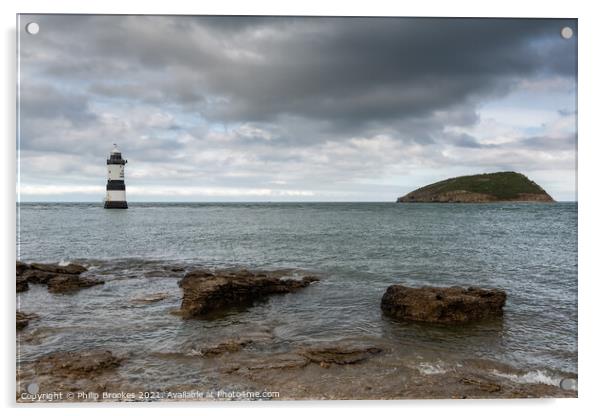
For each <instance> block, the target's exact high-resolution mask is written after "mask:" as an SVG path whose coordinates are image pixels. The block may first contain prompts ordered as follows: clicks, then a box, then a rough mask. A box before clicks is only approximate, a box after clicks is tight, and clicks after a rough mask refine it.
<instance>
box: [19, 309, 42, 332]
mask: <svg viewBox="0 0 602 416" xmlns="http://www.w3.org/2000/svg"><path fill="white" fill-rule="evenodd" d="M36 318H38V315H36V314H35V313H25V312H19V311H17V315H16V320H17V330H21V329H23V328H25V327H26V326H27V325H29V321H31V320H32V319H36Z"/></svg>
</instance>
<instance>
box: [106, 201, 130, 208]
mask: <svg viewBox="0 0 602 416" xmlns="http://www.w3.org/2000/svg"><path fill="white" fill-rule="evenodd" d="M105 208H107V209H127V208H128V203H127V202H126V201H105Z"/></svg>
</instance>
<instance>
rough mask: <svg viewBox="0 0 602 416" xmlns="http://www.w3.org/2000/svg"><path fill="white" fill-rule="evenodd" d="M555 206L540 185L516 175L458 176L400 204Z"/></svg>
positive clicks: (417, 192) (405, 199) (503, 173)
mask: <svg viewBox="0 0 602 416" xmlns="http://www.w3.org/2000/svg"><path fill="white" fill-rule="evenodd" d="M504 201H531V202H554V199H553V198H552V197H551V196H550V195H549V194H548V193H547V192H546V191H545V190H544V189H543V188H542V187H541V186H539V185H538V184H536V183H535V182H533V181H532V180H530V179H529V178H527V177H526V176H525V175H523V174H520V173H516V172H496V173H485V174H481V175H471V176H459V177H457V178H451V179H446V180H444V181H440V182H436V183H433V184H431V185H427V186H424V187H422V188H418V189H416V190H415V191H412V192H410V193H409V194H407V195H404V196H402V197H399V198H398V199H397V202H471V203H474V202H504Z"/></svg>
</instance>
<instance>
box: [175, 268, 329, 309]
mask: <svg viewBox="0 0 602 416" xmlns="http://www.w3.org/2000/svg"><path fill="white" fill-rule="evenodd" d="M317 280H318V279H317V278H315V277H313V276H305V277H303V278H302V279H282V278H280V277H278V276H277V275H273V274H271V273H270V272H251V271H249V270H246V269H240V270H222V271H215V272H213V271H208V270H196V271H193V272H190V273H187V274H186V276H184V278H183V279H182V280H180V282H178V284H179V286H180V287H181V288H182V291H183V297H182V304H181V307H180V314H181V315H182V316H183V317H184V318H193V317H202V316H206V315H207V314H209V313H211V312H215V311H218V310H222V309H224V308H228V307H234V306H243V305H247V304H250V303H252V302H254V301H256V300H259V299H262V298H265V297H266V296H269V295H274V294H282V293H290V292H294V291H296V290H299V289H302V288H304V287H307V286H309V284H310V283H312V282H314V281H317Z"/></svg>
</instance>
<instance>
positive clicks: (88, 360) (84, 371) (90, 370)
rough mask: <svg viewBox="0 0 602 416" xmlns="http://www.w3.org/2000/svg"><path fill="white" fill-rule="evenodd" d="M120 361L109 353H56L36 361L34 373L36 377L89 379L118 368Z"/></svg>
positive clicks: (120, 359)
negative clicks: (50, 376)
mask: <svg viewBox="0 0 602 416" xmlns="http://www.w3.org/2000/svg"><path fill="white" fill-rule="evenodd" d="M122 361H123V359H122V358H119V357H116V356H114V355H113V353H112V352H111V351H85V352H57V353H53V354H50V355H47V356H45V357H42V358H40V359H39V360H38V361H36V363H35V371H36V373H37V374H38V375H47V374H48V375H52V376H54V377H57V376H59V377H69V378H90V379H91V378H93V377H94V376H96V375H98V374H100V373H103V372H105V371H108V370H113V369H115V368H117V367H119V366H120V365H121V362H122Z"/></svg>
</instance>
